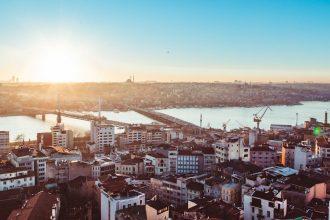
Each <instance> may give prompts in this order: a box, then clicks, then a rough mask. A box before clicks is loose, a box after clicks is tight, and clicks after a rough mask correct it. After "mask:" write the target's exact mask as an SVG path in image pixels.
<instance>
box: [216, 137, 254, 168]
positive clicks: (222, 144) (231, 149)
mask: <svg viewBox="0 0 330 220" xmlns="http://www.w3.org/2000/svg"><path fill="white" fill-rule="evenodd" d="M212 146H213V148H214V150H215V158H216V163H222V162H225V161H230V160H239V159H240V160H242V161H250V147H249V146H248V145H245V144H244V140H243V138H241V137H231V138H226V139H222V140H220V141H218V142H216V143H214V144H213V145H212Z"/></svg>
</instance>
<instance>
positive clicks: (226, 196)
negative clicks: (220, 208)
mask: <svg viewBox="0 0 330 220" xmlns="http://www.w3.org/2000/svg"><path fill="white" fill-rule="evenodd" d="M240 190H241V187H240V185H239V184H237V183H227V184H225V185H223V186H222V189H221V199H222V200H223V201H224V202H226V203H228V204H234V203H237V202H239V200H240Z"/></svg>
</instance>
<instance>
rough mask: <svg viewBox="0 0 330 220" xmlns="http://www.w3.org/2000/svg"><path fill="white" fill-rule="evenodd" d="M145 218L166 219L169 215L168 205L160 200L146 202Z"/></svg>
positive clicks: (153, 219) (150, 219)
mask: <svg viewBox="0 0 330 220" xmlns="http://www.w3.org/2000/svg"><path fill="white" fill-rule="evenodd" d="M146 217H147V220H167V219H169V217H170V209H169V206H168V205H167V204H165V203H162V202H161V201H153V200H151V201H149V202H147V203H146Z"/></svg>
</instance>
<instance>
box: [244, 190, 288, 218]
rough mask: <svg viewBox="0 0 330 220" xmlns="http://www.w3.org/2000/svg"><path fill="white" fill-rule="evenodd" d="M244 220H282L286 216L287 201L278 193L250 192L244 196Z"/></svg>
mask: <svg viewBox="0 0 330 220" xmlns="http://www.w3.org/2000/svg"><path fill="white" fill-rule="evenodd" d="M243 202H244V220H257V219H266V220H271V219H283V218H285V216H286V214H287V200H286V199H282V198H281V196H280V193H279V194H278V195H274V194H273V192H262V191H250V192H248V193H246V194H245V195H244V200H243Z"/></svg>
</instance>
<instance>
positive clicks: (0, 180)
mask: <svg viewBox="0 0 330 220" xmlns="http://www.w3.org/2000/svg"><path fill="white" fill-rule="evenodd" d="M31 186H35V174H34V172H33V171H30V170H28V169H26V168H24V167H14V166H13V165H12V164H11V163H9V162H8V161H6V162H1V163H0V191H6V190H10V189H16V188H21V187H31Z"/></svg>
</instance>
